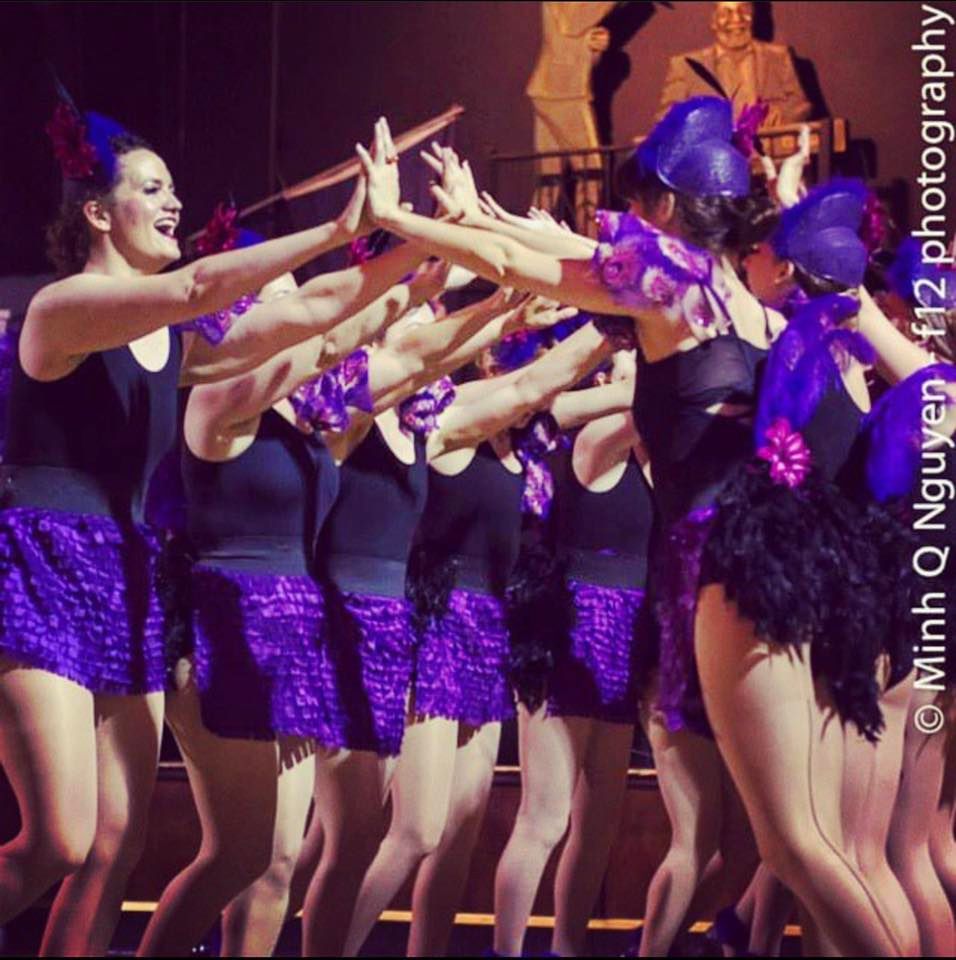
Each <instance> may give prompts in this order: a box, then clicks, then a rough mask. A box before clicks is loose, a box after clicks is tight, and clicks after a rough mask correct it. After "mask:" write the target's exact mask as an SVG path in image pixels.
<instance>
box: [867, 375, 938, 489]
mask: <svg viewBox="0 0 956 960" xmlns="http://www.w3.org/2000/svg"><path fill="white" fill-rule="evenodd" d="M933 381H938V382H939V384H941V385H942V384H945V385H949V384H953V383H956V367H953V366H952V365H951V364H949V363H936V364H933V365H932V366H929V367H924V368H923V369H922V370H918V371H917V372H916V373H914V374H912V376H909V377H907V378H906V379H905V380H904V381H903V382H902V383H898V384H897V385H896V386H895V387H893V388H892V389H891V390H888V391H887V392H886V393H884V394H883V396H882V397H880V399H879V400H878V401H877V402H876V404H875V405H874V407H873V409H872V410H871V411H870V412H869V414H868V415H867V417H866V420H865V421H864V424H863V430H864V433H865V436H866V438H867V458H866V480H867V485H868V486H869V488H870V492H871V493H872V494H873V496H874V497H875V498H876V499H877V500H878V501H879V502H880V503H885V502H886V501H888V500H895V499H897V498H899V497H907V496H909V495H910V494H911V493H912V491H913V489H914V487H915V485H916V481H917V477H918V475H919V469H920V462H921V458H922V454H923V445H924V439H925V436H924V430H925V429H927V426H926V424H925V423H924V420H923V411H924V408H925V407H926V406H927V404H928V403H930V402H933V403H941V404H942V405H943V406H947V407H948V406H951V405H952V404H953V402H954V401H953V400H952V399H950V397H949V394H948V392H947V391H945V390H943V389H933V390H932V392H931V395H932V399H928V396H927V395H928V394H929V393H930V391H929V390H928V388H929V387H930V385H931V383H932V382H933ZM929 439H930V440H931V439H932V438H931V437H930V438H929ZM928 449H932V450H936V451H939V450H943V451H945V455H946V456H947V457H953V456H956V453H954V452H953V451H951V450H948V449H947V447H945V446H942V445H941V443H939V442H937V443H935V444H933V445H932V446H930V447H928Z"/></svg>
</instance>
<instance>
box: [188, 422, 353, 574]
mask: <svg viewBox="0 0 956 960" xmlns="http://www.w3.org/2000/svg"><path fill="white" fill-rule="evenodd" d="M182 472H183V486H184V488H185V494H186V512H187V526H188V532H189V537H190V539H191V541H192V544H193V547H194V549H195V551H196V556H197V559H198V560H199V561H200V562H202V563H209V564H213V565H216V566H223V567H229V568H231V569H236V570H246V571H251V572H262V573H277V574H298V575H302V574H306V573H309V572H311V570H312V568H313V561H314V557H315V553H316V548H317V543H318V539H319V534H320V530H321V528H322V524H323V522H324V520H325V518H326V517H327V515H328V513H329V510H330V509H331V507H332V504H333V502H334V501H335V497H336V494H337V492H338V473H339V471H338V467H337V466H336V465H335V462H334V460H333V458H332V455H331V453H330V452H329V450H328V448H327V447H326V446H325V444H324V443H323V442H322V440H321V438H320V436H319V435H318V434H305V433H303V432H302V431H301V430H298V429H296V427H294V426H293V425H292V424H291V423H289V422H288V421H287V420H285V419H284V418H283V417H281V416H280V415H279V414H278V413H276V412H275V411H274V410H267V411H266V412H265V413H263V415H262V417H261V418H260V420H259V430H258V432H257V433H256V438H255V440H254V441H253V443H252V445H251V446H250V447H249V448H248V449H247V450H245V451H244V452H243V453H241V454H240V455H239V456H238V457H235V458H234V459H232V460H225V461H221V462H213V461H209V460H201V459H200V458H199V457H197V456H195V455H194V454H193V453H191V452H190V451H189V449H188V448H187V447H186V446H185V445H184V446H183V459H182Z"/></svg>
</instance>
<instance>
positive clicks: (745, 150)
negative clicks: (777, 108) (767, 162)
mask: <svg viewBox="0 0 956 960" xmlns="http://www.w3.org/2000/svg"><path fill="white" fill-rule="evenodd" d="M769 114H770V104H769V103H768V102H767V101H766V100H762V99H759V98H758V100H757V102H756V103H748V104H747V105H746V106H745V107H744V108H743V109H742V110H741V111H740V116H739V117H737V122H736V123H735V124H734V135H733V144H734V146H735V147H736V148H737V149H738V150H739V151H740V152H741V153H742V154H743V155H744V156H745V157H749V156H752V155H753V152H754V146H755V144H756V142H757V131H758V130H759V129H760V128H761V127H762V126H763V125H764V123H765V122H766V120H767V117H768V115H769Z"/></svg>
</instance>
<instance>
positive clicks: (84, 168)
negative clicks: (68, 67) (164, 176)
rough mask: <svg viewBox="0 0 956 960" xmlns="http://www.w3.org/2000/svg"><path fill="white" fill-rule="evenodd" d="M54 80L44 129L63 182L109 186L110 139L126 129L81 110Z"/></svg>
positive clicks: (111, 174)
mask: <svg viewBox="0 0 956 960" xmlns="http://www.w3.org/2000/svg"><path fill="white" fill-rule="evenodd" d="M54 83H55V85H56V91H57V96H58V97H59V103H57V105H56V107H55V108H54V110H53V116H52V117H51V118H50V121H49V122H48V123H47V124H46V127H45V129H46V133H47V136H48V137H49V138H50V143H51V144H52V146H53V155H54V157H55V158H56V161H57V163H58V164H59V165H60V173H61V174H62V175H63V179H64V181H65V182H66V183H67V184H70V183H87V184H91V185H96V186H101V187H108V186H110V185H111V184H112V183H113V181H114V180H115V179H116V154H115V153H114V152H113V145H112V141H113V138H114V137H118V136H122V135H124V134H125V135H129V131H128V130H127V129H126V128H125V127H124V126H123V125H122V124H120V123H117V122H116V121H115V120H113V119H111V118H110V117H107V116H104V115H103V114H101V113H96V112H95V111H93V110H88V111H87V112H86V113H81V112H80V110H79V109H78V108H77V106H76V104H75V103H74V102H73V98H72V97H71V96H70V94H69V93H68V92H67V89H66V87H64V86H63V84H62V83H60V81H59V80H58V79H57V78H55V77H54Z"/></svg>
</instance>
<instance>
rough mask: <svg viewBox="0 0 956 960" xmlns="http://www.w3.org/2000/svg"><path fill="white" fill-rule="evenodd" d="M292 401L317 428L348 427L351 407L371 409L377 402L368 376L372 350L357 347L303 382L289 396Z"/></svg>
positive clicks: (297, 411)
mask: <svg viewBox="0 0 956 960" xmlns="http://www.w3.org/2000/svg"><path fill="white" fill-rule="evenodd" d="M289 403H291V404H292V409H293V410H295V413H296V416H297V417H299V419H300V420H304V421H305V422H306V423H308V424H310V425H311V426H312V428H313V429H314V430H317V431H322V430H333V431H336V432H340V431H342V430H345V429H347V428H348V425H349V422H350V421H351V414H350V413H349V407H354V408H355V409H357V410H361V411H362V412H363V413H371V412H372V410H373V408H374V404H373V402H372V393H371V390H370V388H369V380H368V350H366V349H364V348H362V349H359V350H356V351H355V352H354V353H351V354H349V356H347V357H346V358H345V359H344V360H343V361H342V362H341V363H340V364H339V365H338V366H336V367H333V368H332V369H331V370H326V372H325V373H322V374H319V376H317V377H313V379H311V380H309V381H308V382H307V383H304V384H302V386H301V387H299V388H298V389H296V390H295V391H294V392H293V393H292V394H291V395H290V396H289Z"/></svg>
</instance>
